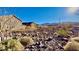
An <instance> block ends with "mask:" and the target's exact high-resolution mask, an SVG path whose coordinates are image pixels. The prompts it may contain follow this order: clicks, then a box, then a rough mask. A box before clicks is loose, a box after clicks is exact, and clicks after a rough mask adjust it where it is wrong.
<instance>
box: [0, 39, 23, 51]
mask: <svg viewBox="0 0 79 59" xmlns="http://www.w3.org/2000/svg"><path fill="white" fill-rule="evenodd" d="M0 50H1V51H3V50H5V51H21V50H24V47H23V45H22V44H21V43H20V41H19V40H16V39H9V40H4V41H2V42H1V43H0Z"/></svg>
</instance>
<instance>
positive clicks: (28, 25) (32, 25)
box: [22, 22, 38, 29]
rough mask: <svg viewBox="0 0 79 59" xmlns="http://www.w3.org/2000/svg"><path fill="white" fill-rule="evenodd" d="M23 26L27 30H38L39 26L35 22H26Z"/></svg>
mask: <svg viewBox="0 0 79 59" xmlns="http://www.w3.org/2000/svg"><path fill="white" fill-rule="evenodd" d="M22 24H23V25H24V26H26V29H37V27H38V25H37V24H36V23H34V22H24V23H22Z"/></svg>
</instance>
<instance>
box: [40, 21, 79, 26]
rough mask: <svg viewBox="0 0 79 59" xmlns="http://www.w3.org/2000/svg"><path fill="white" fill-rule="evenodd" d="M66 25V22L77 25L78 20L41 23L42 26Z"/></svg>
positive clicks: (78, 23)
mask: <svg viewBox="0 0 79 59" xmlns="http://www.w3.org/2000/svg"><path fill="white" fill-rule="evenodd" d="M63 24H64V25H66V24H71V25H76V26H77V25H79V22H63V23H44V24H41V25H42V26H56V25H63Z"/></svg>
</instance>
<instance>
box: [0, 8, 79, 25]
mask: <svg viewBox="0 0 79 59" xmlns="http://www.w3.org/2000/svg"><path fill="white" fill-rule="evenodd" d="M77 10H78V8H67V7H6V8H5V7H4V8H0V15H11V14H13V15H16V16H17V17H18V18H20V19H21V20H22V21H23V22H35V23H38V24H42V23H58V22H79V15H75V13H76V12H78V11H77Z"/></svg>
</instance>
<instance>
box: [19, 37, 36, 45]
mask: <svg viewBox="0 0 79 59" xmlns="http://www.w3.org/2000/svg"><path fill="white" fill-rule="evenodd" d="M20 42H21V43H22V44H23V45H24V46H27V45H32V44H34V40H33V39H32V38H31V37H23V38H21V40H20Z"/></svg>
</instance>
